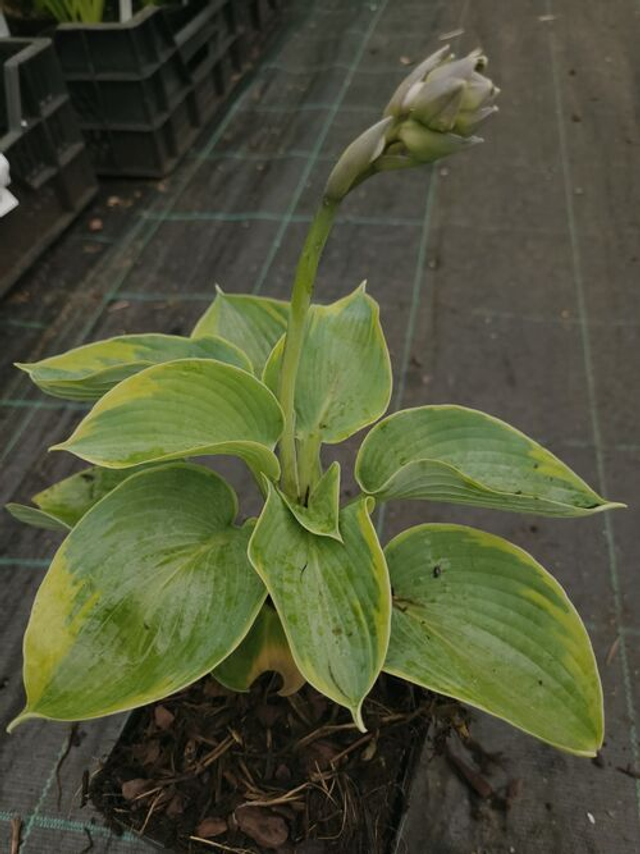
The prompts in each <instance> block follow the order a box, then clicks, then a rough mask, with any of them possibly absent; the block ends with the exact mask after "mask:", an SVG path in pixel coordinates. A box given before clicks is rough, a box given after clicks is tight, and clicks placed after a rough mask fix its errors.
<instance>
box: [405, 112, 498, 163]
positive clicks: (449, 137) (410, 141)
mask: <svg viewBox="0 0 640 854" xmlns="http://www.w3.org/2000/svg"><path fill="white" fill-rule="evenodd" d="M398 136H399V137H400V139H401V140H402V142H403V143H404V145H405V147H406V150H407V154H408V155H409V156H410V157H412V158H413V159H414V160H417V161H418V162H420V163H431V162H432V161H434V160H439V159H440V158H441V157H447V156H448V155H449V154H455V153H456V151H461V150H462V149H463V148H469V146H471V145H477V143H479V142H482V140H481V139H480V137H477V136H470V137H464V136H459V135H458V134H455V133H441V132H440V131H437V130H431V128H428V127H425V126H424V125H423V124H421V123H420V122H417V121H415V120H414V119H407V121H405V122H403V123H402V125H401V127H400V130H399V131H398Z"/></svg>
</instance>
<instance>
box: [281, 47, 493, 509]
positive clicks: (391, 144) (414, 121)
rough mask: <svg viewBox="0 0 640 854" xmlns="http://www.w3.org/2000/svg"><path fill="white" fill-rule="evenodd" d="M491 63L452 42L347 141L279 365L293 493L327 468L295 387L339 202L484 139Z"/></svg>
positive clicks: (286, 478)
mask: <svg viewBox="0 0 640 854" xmlns="http://www.w3.org/2000/svg"><path fill="white" fill-rule="evenodd" d="M486 64H487V58H486V57H485V56H483V55H482V52H481V51H480V50H474V51H471V53H469V54H468V55H467V56H465V57H463V58H462V59H458V60H456V59H455V58H454V56H453V54H451V53H450V52H449V47H448V46H445V47H443V48H441V49H440V50H439V51H437V52H436V53H434V54H432V55H431V56H429V57H427V59H425V60H424V61H423V62H421V63H420V64H419V65H418V66H416V68H415V69H414V70H413V71H412V72H411V74H409V75H408V77H406V78H405V80H403V82H402V83H401V84H400V86H399V87H398V88H397V89H396V91H395V92H394V94H393V96H392V98H391V100H390V101H389V103H388V105H387V108H386V110H385V113H384V117H383V118H382V119H381V120H380V121H378V122H376V123H375V124H373V125H372V126H371V127H370V128H367V130H365V131H364V132H363V133H362V134H360V136H358V137H357V138H356V139H355V140H354V141H353V142H352V143H351V144H350V145H349V146H347V148H346V149H345V150H344V152H343V154H342V155H341V157H340V158H339V160H338V162H337V163H336V165H335V166H334V168H333V170H332V172H331V174H330V175H329V179H328V181H327V185H326V187H325V191H324V196H323V200H322V204H321V206H320V208H319V210H318V212H317V213H316V215H315V217H314V219H313V222H312V223H311V227H310V229H309V232H308V234H307V238H306V240H305V243H304V247H303V249H302V254H301V256H300V260H299V261H298V267H297V270H296V276H295V280H294V284H293V291H292V296H291V308H290V314H289V325H288V328H287V334H286V339H285V347H284V354H283V359H282V369H281V373H280V385H279V399H280V404H281V406H282V409H283V411H284V416H285V426H284V432H283V435H282V439H281V441H280V458H281V465H282V488H283V489H284V491H285V493H286V494H287V495H288V496H290V497H291V498H294V499H298V500H304V497H305V493H306V492H307V489H308V487H311V486H313V483H314V481H315V480H316V479H317V477H318V474H319V471H320V465H319V453H318V449H315V448H305V447H302V448H300V457H301V460H300V464H299V461H298V448H297V446H296V428H295V387H296V380H297V376H298V365H299V363H300V357H301V355H302V348H303V343H304V335H305V328H306V322H307V314H308V311H309V306H310V305H311V298H312V296H313V288H314V283H315V278H316V273H317V270H318V264H319V261H320V256H321V255H322V251H323V249H324V247H325V244H326V242H327V239H328V237H329V234H330V232H331V229H332V227H333V224H334V221H335V217H336V212H337V210H338V207H339V205H340V202H341V201H342V199H343V198H345V196H347V194H348V193H349V192H350V191H351V190H353V189H354V188H355V187H357V186H358V185H359V184H361V183H362V182H363V181H365V180H366V179H367V178H369V177H371V176H372V175H375V174H377V173H378V172H382V171H388V170H396V169H408V168H412V167H414V166H421V165H423V164H425V163H432V162H433V161H434V160H439V159H440V158H442V157H447V156H448V155H450V154H454V153H455V152H456V151H461V150H463V149H465V148H468V147H469V146H471V145H475V144H477V143H479V142H482V139H480V137H477V136H475V135H474V133H475V131H476V130H477V128H478V127H479V126H480V125H481V124H483V123H484V122H485V121H486V120H487V119H488V118H489V117H490V116H491V115H492V114H493V113H495V112H496V110H497V109H498V108H497V107H496V106H494V103H493V102H494V100H495V98H496V96H497V95H498V93H499V90H498V89H497V88H496V87H495V86H494V85H493V83H492V82H491V80H489V79H488V78H487V77H485V76H484V75H483V74H482V73H481V72H482V71H483V70H484V68H485V67H486ZM301 469H303V470H301Z"/></svg>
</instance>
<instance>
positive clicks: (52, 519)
mask: <svg viewBox="0 0 640 854" xmlns="http://www.w3.org/2000/svg"><path fill="white" fill-rule="evenodd" d="M5 509H6V510H8V511H9V513H11V515H12V516H13V518H14V519H17V520H18V521H19V522H23V523H24V524H25V525H31V527H32V528H44V529H45V531H68V530H69V529H70V527H71V526H70V525H68V524H67V523H66V522H63V521H62V519H60V518H59V517H58V516H54V515H53V514H52V513H47V512H46V511H44V510H40V509H39V508H38V507H30V506H29V505H28V504H17V503H16V502H13V501H12V502H10V503H9V504H5Z"/></svg>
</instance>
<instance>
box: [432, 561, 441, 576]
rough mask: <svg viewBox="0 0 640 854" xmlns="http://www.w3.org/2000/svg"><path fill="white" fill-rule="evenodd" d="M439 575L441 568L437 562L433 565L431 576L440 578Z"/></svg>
mask: <svg viewBox="0 0 640 854" xmlns="http://www.w3.org/2000/svg"><path fill="white" fill-rule="evenodd" d="M441 575H442V569H441V567H440V565H439V564H436V565H435V566H434V567H433V577H434V578H440V576H441Z"/></svg>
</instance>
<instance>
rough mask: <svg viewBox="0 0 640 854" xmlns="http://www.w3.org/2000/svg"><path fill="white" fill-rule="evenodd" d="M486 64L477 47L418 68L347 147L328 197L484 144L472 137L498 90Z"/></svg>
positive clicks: (443, 53)
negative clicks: (377, 119)
mask: <svg viewBox="0 0 640 854" xmlns="http://www.w3.org/2000/svg"><path fill="white" fill-rule="evenodd" d="M486 65H487V58H486V57H485V56H483V54H482V52H481V51H480V50H479V49H476V50H474V51H471V53H469V54H468V55H467V56H465V57H463V58H462V59H455V58H454V56H453V54H452V53H451V52H450V51H449V47H448V46H445V47H443V48H441V49H440V50H439V51H436V53H434V54H432V55H431V56H429V57H427V59H425V60H424V61H423V62H421V63H420V64H419V65H418V66H416V68H414V70H413V71H412V72H411V74H409V75H408V76H407V77H406V78H405V79H404V80H403V81H402V83H401V84H400V85H399V86H398V88H397V89H396V91H395V92H394V94H393V96H392V98H391V100H390V101H389V103H388V105H387V108H386V110H385V118H384V119H383V120H382V121H380V122H378V123H377V124H375V125H373V126H372V127H370V128H369V129H368V130H366V131H365V132H364V133H363V134H361V135H360V136H359V137H358V138H357V139H356V140H355V141H354V142H352V143H351V145H350V146H349V147H348V148H347V149H346V151H345V152H344V154H343V155H342V157H341V158H340V160H339V161H338V163H337V164H336V166H335V168H334V170H333V172H332V173H331V175H330V176H329V181H328V183H327V187H326V196H327V198H329V199H332V200H334V201H339V200H340V199H342V198H344V196H346V194H347V193H348V192H349V191H350V190H352V189H353V188H354V187H355V186H357V185H358V184H359V183H360V182H361V181H363V180H364V179H365V178H368V177H369V176H370V175H372V174H373V173H374V172H380V171H384V170H391V169H409V168H411V167H413V166H419V165H420V164H422V163H431V162H432V161H434V160H438V159H440V158H441V157H446V156H448V155H449V154H454V153H455V152H456V151H460V150H461V149H463V148H468V147H469V146H471V145H476V144H477V143H478V142H482V140H481V139H480V138H479V137H477V136H475V135H474V133H475V131H476V129H477V128H478V127H479V126H480V125H481V124H482V123H483V122H485V121H486V120H487V119H488V118H489V116H491V115H492V114H493V113H494V112H496V110H497V109H498V108H497V107H495V106H494V105H493V101H494V100H495V98H496V96H497V95H498V93H499V91H500V90H499V89H497V88H496V87H495V86H494V85H493V83H492V82H491V81H490V80H489V79H488V78H487V77H485V76H484V75H483V74H482V73H481V71H482V70H483V69H484V68H485V67H486Z"/></svg>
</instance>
